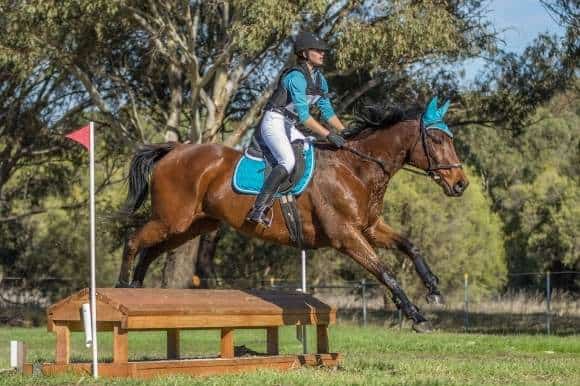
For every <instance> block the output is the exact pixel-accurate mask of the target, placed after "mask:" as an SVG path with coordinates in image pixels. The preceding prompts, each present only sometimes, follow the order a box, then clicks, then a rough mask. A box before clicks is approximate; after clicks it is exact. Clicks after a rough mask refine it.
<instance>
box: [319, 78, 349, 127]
mask: <svg viewBox="0 0 580 386" xmlns="http://www.w3.org/2000/svg"><path fill="white" fill-rule="evenodd" d="M319 76H320V77H321V88H322V91H323V92H324V93H325V94H328V83H327V82H326V79H325V78H324V76H323V75H322V74H319ZM316 105H317V106H318V108H319V109H320V114H321V115H322V119H323V120H325V121H326V122H328V123H329V124H330V125H331V126H332V127H334V128H335V129H336V130H338V131H339V132H340V131H342V130H344V125H343V124H342V122H341V121H340V119H339V118H338V116H337V115H336V113H335V112H334V109H333V108H332V103H331V102H330V98H329V97H328V96H324V97H322V98H320V99H319V100H318V101H317V102H316Z"/></svg>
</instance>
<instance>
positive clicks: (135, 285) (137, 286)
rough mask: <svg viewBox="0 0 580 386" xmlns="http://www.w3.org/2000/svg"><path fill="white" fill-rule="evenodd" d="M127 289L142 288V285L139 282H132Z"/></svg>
mask: <svg viewBox="0 0 580 386" xmlns="http://www.w3.org/2000/svg"><path fill="white" fill-rule="evenodd" d="M129 288H143V283H141V282H140V281H133V282H132V283H131V285H130V286H129Z"/></svg>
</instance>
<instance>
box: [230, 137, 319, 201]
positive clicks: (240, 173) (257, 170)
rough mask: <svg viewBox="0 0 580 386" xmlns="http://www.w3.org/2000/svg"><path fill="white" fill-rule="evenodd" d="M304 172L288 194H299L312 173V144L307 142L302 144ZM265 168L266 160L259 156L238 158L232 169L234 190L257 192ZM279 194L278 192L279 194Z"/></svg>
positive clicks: (260, 185) (245, 192) (248, 192)
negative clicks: (234, 167)
mask: <svg viewBox="0 0 580 386" xmlns="http://www.w3.org/2000/svg"><path fill="white" fill-rule="evenodd" d="M303 152H304V174H303V175H302V177H300V180H299V181H298V182H297V183H295V184H294V186H293V187H292V189H290V191H289V192H288V194H292V195H293V196H296V195H299V194H300V193H302V192H303V191H304V189H306V187H307V186H308V183H309V182H310V180H311V179H312V175H313V174H314V164H315V162H316V160H315V157H314V146H312V144H308V145H305V146H304V150H303ZM265 170H266V162H265V161H264V160H263V159H260V158H254V157H250V156H248V155H246V154H244V155H243V156H242V158H240V160H239V161H238V164H237V165H236V169H235V170H234V177H233V181H232V184H233V186H234V190H235V191H236V192H238V193H244V194H254V195H256V194H258V193H260V191H261V190H262V186H263V185H264V179H265V176H264V172H265ZM279 195H280V194H278V196H279Z"/></svg>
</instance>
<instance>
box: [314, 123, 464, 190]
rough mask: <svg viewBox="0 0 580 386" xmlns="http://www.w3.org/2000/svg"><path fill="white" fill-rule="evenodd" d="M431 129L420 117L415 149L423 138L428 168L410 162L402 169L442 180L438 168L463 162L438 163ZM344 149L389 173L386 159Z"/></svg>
mask: <svg viewBox="0 0 580 386" xmlns="http://www.w3.org/2000/svg"><path fill="white" fill-rule="evenodd" d="M428 129H429V127H425V125H424V124H423V117H421V118H420V119H419V137H418V138H417V141H416V142H415V145H413V149H414V148H415V147H417V143H418V142H419V139H421V145H422V146H423V151H424V152H425V157H426V158H427V165H428V166H427V170H422V169H420V168H419V167H417V166H415V165H413V164H410V165H411V166H412V168H410V167H408V166H403V167H402V168H401V169H402V170H405V171H407V172H409V173H413V174H418V175H420V176H424V177H431V178H432V179H434V180H436V181H437V180H440V179H441V176H440V175H438V174H437V173H436V171H438V170H447V169H453V168H462V167H463V166H462V165H461V163H453V164H439V163H436V161H435V159H434V158H433V156H432V155H431V152H429V146H428V145H427V136H428V134H427V130H428ZM316 144H326V142H316ZM342 149H344V150H348V151H350V152H351V153H353V154H355V155H356V156H358V157H360V158H362V159H364V160H367V161H371V162H374V163H376V164H377V165H379V166H380V167H381V170H382V171H383V173H385V174H387V175H388V174H389V171H388V170H387V166H386V165H385V164H386V163H385V161H383V160H380V159H378V158H375V157H372V156H370V155H368V154H364V153H361V152H360V151H358V150H356V149H353V148H352V147H348V146H343V147H342ZM391 165H392V166H394V167H396V165H394V164H393V163H391Z"/></svg>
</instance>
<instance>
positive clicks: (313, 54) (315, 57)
mask: <svg viewBox="0 0 580 386" xmlns="http://www.w3.org/2000/svg"><path fill="white" fill-rule="evenodd" d="M306 55H307V59H308V61H309V62H310V63H311V64H313V65H315V66H322V64H323V63H324V50H317V49H314V48H311V49H309V50H308V51H306Z"/></svg>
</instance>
